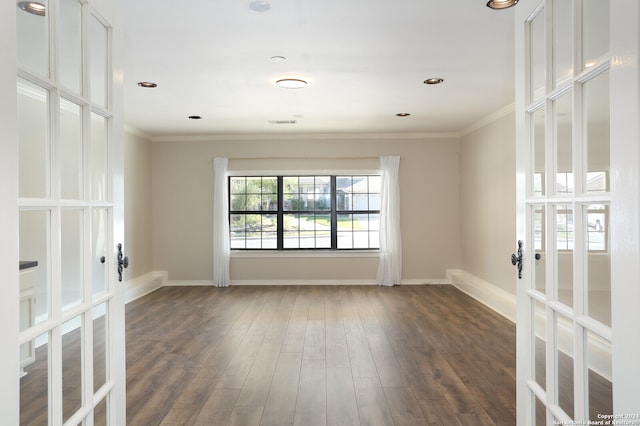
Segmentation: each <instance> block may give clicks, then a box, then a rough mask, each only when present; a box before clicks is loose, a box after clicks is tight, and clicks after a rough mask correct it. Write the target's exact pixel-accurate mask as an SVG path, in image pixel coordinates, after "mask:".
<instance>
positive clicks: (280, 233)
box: [276, 176, 284, 250]
mask: <svg viewBox="0 0 640 426" xmlns="http://www.w3.org/2000/svg"><path fill="white" fill-rule="evenodd" d="M283 182H284V179H283V177H282V176H278V213H277V226H276V232H277V244H276V246H277V248H278V250H282V249H283V248H284V211H283V210H284V196H283V193H284V183H283Z"/></svg>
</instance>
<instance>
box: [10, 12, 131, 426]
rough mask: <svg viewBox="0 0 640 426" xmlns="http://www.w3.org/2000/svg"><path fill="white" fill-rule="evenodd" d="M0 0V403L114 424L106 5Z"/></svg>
mask: <svg viewBox="0 0 640 426" xmlns="http://www.w3.org/2000/svg"><path fill="white" fill-rule="evenodd" d="M8 3H12V5H11V8H9V10H8V11H10V14H7V15H4V14H3V17H2V23H3V24H5V25H7V26H8V27H9V28H11V29H12V30H13V31H15V35H13V36H12V37H11V38H10V40H11V41H12V42H13V43H14V44H15V46H14V47H13V51H14V52H16V53H17V54H16V57H17V63H16V62H12V60H13V59H12V58H3V67H4V66H5V65H6V66H11V69H13V70H17V74H16V71H14V80H13V90H14V95H13V96H11V97H8V98H6V99H4V100H3V101H2V103H3V106H4V107H5V108H7V109H11V108H12V106H11V105H13V110H14V111H13V114H12V115H13V116H14V117H16V118H17V120H16V121H14V124H13V126H12V127H14V128H13V129H12V130H14V131H12V132H10V133H9V134H10V135H12V137H11V138H10V139H8V140H7V141H4V143H6V144H9V145H10V146H13V147H14V148H15V149H12V150H7V154H8V155H9V157H8V158H3V162H12V163H13V164H15V165H17V167H13V168H11V169H10V170H13V171H14V174H13V175H8V176H7V178H8V179H10V180H11V181H13V182H15V183H16V185H15V188H16V189H17V194H14V195H15V197H14V198H11V197H10V196H7V197H6V198H4V199H3V201H6V202H7V203H9V204H5V206H3V208H12V209H14V211H17V214H15V215H13V217H12V222H9V223H12V224H13V225H15V230H16V231H15V235H16V237H17V238H16V239H14V240H13V241H14V247H13V251H14V252H16V253H17V256H16V255H14V256H12V258H13V259H15V258H16V257H17V258H18V260H19V263H18V262H16V263H18V264H19V272H18V270H17V269H16V268H15V266H14V268H12V271H11V272H9V271H6V274H12V276H13V277H17V280H10V283H11V284H12V285H13V287H12V288H15V289H17V292H15V291H14V292H13V293H9V294H13V296H14V297H12V300H11V301H10V302H5V303H8V304H11V303H12V304H14V306H17V311H16V309H15V308H13V307H12V309H11V312H12V313H13V315H12V316H11V317H9V318H7V320H8V325H9V326H11V325H13V326H15V328H16V330H18V335H17V341H15V340H14V342H15V343H14V344H12V345H10V346H11V347H10V348H9V347H7V350H13V351H15V353H17V354H18V356H17V357H11V358H10V359H9V363H10V364H12V365H11V366H10V367H7V366H3V369H4V368H10V369H13V370H12V371H15V374H14V373H13V372H12V373H11V375H8V376H7V377H15V380H3V383H2V385H0V386H2V387H3V395H4V393H5V391H6V393H7V394H9V393H10V392H13V393H14V394H17V395H18V397H19V401H18V404H15V405H12V407H11V408H9V407H7V416H8V417H7V418H9V419H16V420H17V421H15V422H13V421H12V422H10V423H11V424H14V423H15V424H18V422H19V424H25V425H26V424H33V425H62V424H65V425H67V424H68V425H78V424H82V425H94V424H106V425H115V424H124V423H125V396H124V392H125V386H124V383H125V360H124V349H125V348H124V304H123V289H122V284H121V283H119V281H118V270H117V269H118V267H117V266H118V265H117V262H118V260H119V257H118V254H117V242H121V241H122V238H123V229H122V223H123V217H122V215H123V208H122V203H123V187H122V185H123V180H122V165H123V159H122V117H121V110H122V108H121V103H122V95H121V92H122V82H121V78H120V77H119V76H120V75H121V73H120V72H116V71H118V70H119V68H120V63H119V61H118V56H119V51H118V49H119V43H120V41H119V34H120V32H119V30H118V29H117V27H116V26H114V23H115V22H114V21H116V18H117V17H116V13H115V6H114V5H113V4H112V2H110V1H108V0H94V1H85V0H40V1H38V2H26V1H12V2H8ZM5 8H7V7H5ZM4 12H5V11H4V10H3V13H4ZM116 77H118V78H116ZM4 89H5V88H4V87H3V91H4ZM16 243H17V245H16ZM3 250H7V249H6V248H3ZM3 268H5V266H4V265H3ZM15 314H17V315H15ZM8 336H10V334H8ZM9 341H11V340H9ZM3 342H4V341H3ZM3 350H5V349H3ZM16 361H17V362H16ZM3 371H5V370H3ZM3 405H4V401H3ZM18 419H19V420H18Z"/></svg>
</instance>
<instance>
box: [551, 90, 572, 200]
mask: <svg viewBox="0 0 640 426" xmlns="http://www.w3.org/2000/svg"><path fill="white" fill-rule="evenodd" d="M571 95H572V92H568V93H566V94H564V95H563V96H561V97H560V98H558V99H556V100H555V101H553V125H554V137H555V149H556V153H555V154H556V155H555V158H556V185H555V191H556V194H559V195H568V194H573V192H574V182H573V149H572V144H573V125H572V121H571V111H572V110H573V108H572V107H571V105H572V96H571Z"/></svg>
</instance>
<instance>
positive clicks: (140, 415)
mask: <svg viewBox="0 0 640 426" xmlns="http://www.w3.org/2000/svg"><path fill="white" fill-rule="evenodd" d="M127 377H128V383H127V391H128V394H127V423H128V424H130V425H145V426H146V425H157V424H162V425H167V426H169V425H245V426H250V425H256V426H258V425H261V426H280V425H304V426H313V425H322V426H324V425H396V426H399V425H412V426H414V425H467V424H469V425H513V424H515V327H514V326H513V324H511V323H509V322H508V321H506V320H505V319H503V318H502V317H500V316H499V315H497V314H495V313H494V312H492V311H490V310H489V309H487V308H486V307H484V306H482V305H481V304H479V303H478V302H476V301H474V300H472V299H471V298H469V297H468V296H466V295H464V294H463V293H461V292H460V291H458V290H456V289H455V288H453V287H451V286H415V287H413V286H407V287H393V288H384V287H362V286H357V287H355V286H354V287H349V286H344V287H342V286H340V287H324V286H322V287H320V286H318V287H308V286H304V287H231V288H227V289H215V288H202V287H189V288H185V287H182V288H175V287H174V288H170V287H167V288H162V289H160V290H158V291H156V292H154V293H152V294H150V295H148V296H145V297H144V298H142V299H139V300H137V301H135V302H132V303H130V304H129V305H128V306H127Z"/></svg>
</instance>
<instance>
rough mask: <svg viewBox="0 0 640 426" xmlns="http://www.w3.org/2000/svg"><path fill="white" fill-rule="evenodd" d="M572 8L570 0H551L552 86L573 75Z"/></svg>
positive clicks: (558, 84) (563, 81)
mask: <svg viewBox="0 0 640 426" xmlns="http://www.w3.org/2000/svg"><path fill="white" fill-rule="evenodd" d="M572 13H573V9H572V4H571V2H570V1H566V0H553V76H554V87H557V86H560V85H562V84H563V83H565V82H567V81H569V80H570V79H571V77H572V75H573V16H572Z"/></svg>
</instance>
